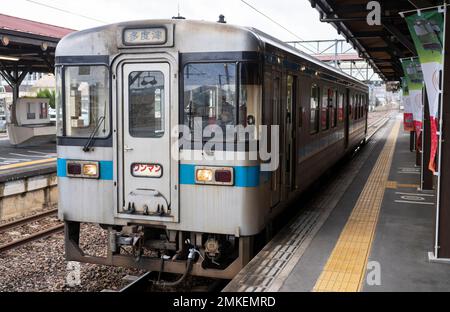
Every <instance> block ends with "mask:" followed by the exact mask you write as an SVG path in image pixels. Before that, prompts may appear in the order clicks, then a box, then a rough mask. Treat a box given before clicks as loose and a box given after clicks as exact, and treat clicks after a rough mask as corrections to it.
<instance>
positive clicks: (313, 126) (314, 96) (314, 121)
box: [310, 84, 320, 134]
mask: <svg viewBox="0 0 450 312" xmlns="http://www.w3.org/2000/svg"><path fill="white" fill-rule="evenodd" d="M319 110H320V88H319V86H318V85H315V84H313V85H312V87H311V101H310V132H311V134H314V133H317V132H319Z"/></svg>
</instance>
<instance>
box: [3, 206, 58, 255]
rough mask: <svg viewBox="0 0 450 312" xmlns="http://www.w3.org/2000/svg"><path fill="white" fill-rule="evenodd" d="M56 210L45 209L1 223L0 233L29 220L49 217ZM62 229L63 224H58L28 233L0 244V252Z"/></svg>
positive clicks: (24, 223) (33, 220)
mask: <svg viewBox="0 0 450 312" xmlns="http://www.w3.org/2000/svg"><path fill="white" fill-rule="evenodd" d="M57 211H58V210H57V209H52V210H49V211H45V212H42V213H39V214H36V215H33V216H30V217H26V218H22V219H20V220H17V221H12V222H9V223H5V224H2V225H0V233H4V232H6V231H8V230H11V229H14V228H17V227H20V226H23V225H26V224H28V223H31V222H35V221H39V220H42V219H44V218H47V217H51V216H53V215H55V214H56V213H57ZM63 230H64V224H58V225H55V226H52V227H49V228H46V229H44V230H41V231H39V232H36V233H32V234H30V235H27V236H24V237H23V238H20V239H17V240H14V241H12V242H9V243H6V244H3V245H0V253H2V252H4V251H8V250H11V249H14V248H17V247H19V246H22V245H24V244H27V243H29V242H32V241H35V240H38V239H41V238H44V237H48V236H51V235H53V234H55V233H59V232H62V231H63Z"/></svg>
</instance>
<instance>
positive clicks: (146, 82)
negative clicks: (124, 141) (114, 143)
mask: <svg viewBox="0 0 450 312" xmlns="http://www.w3.org/2000/svg"><path fill="white" fill-rule="evenodd" d="M128 87H129V99H128V103H129V104H128V107H129V130H130V135H131V136H133V137H136V138H160V137H162V136H163V135H164V74H163V73H162V72H160V71H134V72H131V73H130V75H129V76H128Z"/></svg>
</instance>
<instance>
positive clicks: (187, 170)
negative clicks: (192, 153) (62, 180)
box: [56, 158, 261, 187]
mask: <svg viewBox="0 0 450 312" xmlns="http://www.w3.org/2000/svg"><path fill="white" fill-rule="evenodd" d="M99 163H100V180H112V179H113V162H112V161H110V160H101V161H100V162H99ZM56 166H57V167H56V168H57V169H56V171H57V175H58V177H67V160H66V159H64V158H58V160H57V162H56ZM195 166H196V165H189V164H181V165H180V184H195ZM233 169H234V186H237V187H257V186H259V184H260V174H261V172H260V167H259V166H235V167H233Z"/></svg>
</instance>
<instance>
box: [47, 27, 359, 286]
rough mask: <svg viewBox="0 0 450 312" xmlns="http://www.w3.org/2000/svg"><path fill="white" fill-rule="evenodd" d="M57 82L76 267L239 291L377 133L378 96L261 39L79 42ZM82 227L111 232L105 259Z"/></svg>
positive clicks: (228, 30) (65, 49) (128, 37)
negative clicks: (266, 246) (267, 244)
mask: <svg viewBox="0 0 450 312" xmlns="http://www.w3.org/2000/svg"><path fill="white" fill-rule="evenodd" d="M55 77H56V85H57V88H56V103H57V109H56V115H57V117H56V119H57V155H58V156H57V176H58V191H59V206H58V216H59V218H60V219H61V220H63V221H64V224H65V255H66V259H67V260H69V261H79V262H88V263H96V264H103V265H113V266H122V267H128V268H140V269H144V270H148V271H163V272H169V273H178V274H183V276H186V275H187V274H191V275H195V276H205V277H212V278H219V279H231V278H233V277H234V276H235V275H236V274H237V273H238V272H239V271H240V270H241V268H242V267H243V266H245V265H246V264H247V263H248V262H249V261H250V260H251V257H252V253H253V250H254V246H255V244H256V243H258V241H259V239H260V237H261V235H262V234H261V233H265V232H266V231H267V229H268V228H270V225H271V222H272V221H273V219H274V217H275V216H277V215H278V214H279V213H280V212H281V211H283V210H284V209H286V207H288V206H289V205H290V204H291V203H293V202H295V199H296V198H298V196H299V195H300V194H301V193H302V192H304V191H305V190H306V189H307V188H308V187H310V186H311V184H312V183H313V182H314V181H316V180H317V179H318V178H319V177H320V176H321V175H323V174H324V173H325V172H326V171H327V170H329V169H330V168H331V167H332V166H333V165H334V164H336V163H337V162H338V161H339V160H340V159H342V158H343V157H344V156H345V155H347V154H349V153H351V152H352V151H354V150H355V149H356V148H357V147H358V146H359V145H361V144H363V143H364V141H365V138H366V135H367V113H368V87H367V85H365V84H364V83H362V82H360V81H359V80H356V79H354V78H352V77H351V76H349V75H347V74H345V73H344V72H342V71H340V70H338V69H336V68H334V67H332V66H329V65H327V64H325V63H322V62H320V61H319V60H317V59H316V58H314V57H312V56H310V55H307V54H306V53H303V52H301V51H299V50H297V49H295V48H294V47H293V46H291V45H289V44H286V43H284V42H282V41H280V40H279V39H277V38H274V37H272V36H270V35H268V34H266V33H264V32H262V31H260V30H257V29H255V28H251V27H242V26H236V25H231V24H228V23H224V22H216V23H215V22H206V21H195V20H187V19H161V20H142V21H131V22H123V23H116V24H111V25H106V26H101V27H97V28H92V29H87V30H83V31H78V32H74V33H71V34H69V35H67V36H66V37H64V38H63V39H62V40H61V41H60V42H59V43H58V46H57V48H56V58H55ZM238 134H239V135H238ZM241 134H243V135H241ZM82 223H90V224H98V225H100V226H101V227H102V229H104V230H105V231H107V235H106V237H107V240H105V241H104V244H105V246H104V247H105V248H106V250H107V252H106V253H105V255H102V256H98V255H90V254H88V253H87V252H86V251H85V250H83V246H82V244H80V235H81V236H82V231H81V230H80V228H81V227H80V225H81V224H82Z"/></svg>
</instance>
